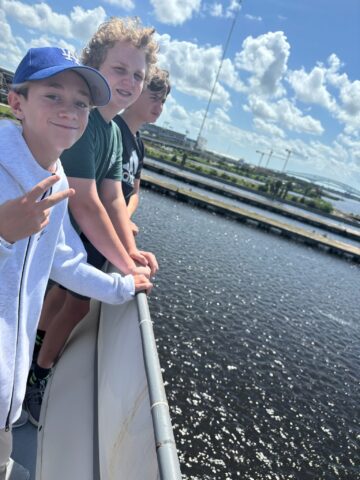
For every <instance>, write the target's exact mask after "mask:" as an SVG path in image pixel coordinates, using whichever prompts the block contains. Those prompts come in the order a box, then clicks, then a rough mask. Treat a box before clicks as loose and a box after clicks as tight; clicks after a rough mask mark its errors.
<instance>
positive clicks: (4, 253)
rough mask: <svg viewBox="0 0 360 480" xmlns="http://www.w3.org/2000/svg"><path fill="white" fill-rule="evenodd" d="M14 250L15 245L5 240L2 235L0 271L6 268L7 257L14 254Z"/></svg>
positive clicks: (0, 241)
mask: <svg viewBox="0 0 360 480" xmlns="http://www.w3.org/2000/svg"><path fill="white" fill-rule="evenodd" d="M14 251H15V247H14V245H9V244H8V243H7V242H6V243H5V242H3V241H2V239H1V237H0V272H1V270H3V269H4V268H5V265H6V261H7V259H8V258H10V257H11V256H12V255H13V253H14Z"/></svg>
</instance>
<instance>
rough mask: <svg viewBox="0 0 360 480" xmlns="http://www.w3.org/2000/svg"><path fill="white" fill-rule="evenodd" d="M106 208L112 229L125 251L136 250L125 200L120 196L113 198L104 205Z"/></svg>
mask: <svg viewBox="0 0 360 480" xmlns="http://www.w3.org/2000/svg"><path fill="white" fill-rule="evenodd" d="M106 209H107V212H108V214H109V217H110V219H111V222H112V224H113V226H114V229H115V231H116V233H117V235H118V237H119V238H120V240H121V242H122V243H123V245H124V246H125V248H126V250H127V252H134V251H135V250H137V247H136V243H135V240H134V235H133V233H132V230H131V227H130V219H129V213H128V211H127V208H126V203H125V201H124V200H123V199H121V198H118V199H115V200H113V201H112V202H109V203H108V204H107V205H106Z"/></svg>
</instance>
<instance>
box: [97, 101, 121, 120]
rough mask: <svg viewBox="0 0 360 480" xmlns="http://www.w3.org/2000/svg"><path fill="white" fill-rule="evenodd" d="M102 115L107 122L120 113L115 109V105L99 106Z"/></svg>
mask: <svg viewBox="0 0 360 480" xmlns="http://www.w3.org/2000/svg"><path fill="white" fill-rule="evenodd" d="M97 109H98V111H99V113H100V115H101V116H102V117H103V119H104V120H105V122H106V123H110V122H111V120H112V119H113V118H114V117H115V115H116V114H117V113H118V112H117V110H116V109H115V110H114V107H112V106H111V105H109V104H108V105H105V106H104V107H97Z"/></svg>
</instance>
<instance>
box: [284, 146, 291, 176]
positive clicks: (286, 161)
mask: <svg viewBox="0 0 360 480" xmlns="http://www.w3.org/2000/svg"><path fill="white" fill-rule="evenodd" d="M285 151H286V152H287V157H286V160H285V163H284V166H283V169H282V171H283V172H285V168H286V165H287V163H288V161H289V158H290V155H291V153H292V150H290V149H289V148H285Z"/></svg>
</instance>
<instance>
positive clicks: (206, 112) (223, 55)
mask: <svg viewBox="0 0 360 480" xmlns="http://www.w3.org/2000/svg"><path fill="white" fill-rule="evenodd" d="M239 12H240V5H239V8H237V10H236V12H235V15H234V18H233V21H232V23H231V28H230V31H229V35H228V37H227V40H226V43H225V46H224V51H223V54H222V57H221V62H220V65H219V68H218V71H217V74H216V78H215V81H214V85H213V87H212V89H211V93H210V97H209V100H208V103H207V106H206V110H205V115H204V118H203V120H202V123H201V127H200V130H199V134H198V136H197V139H196V148H199V144H200V140H201V134H202V131H203V129H204V125H205V122H206V118H207V116H208V113H209V108H210V105H211V102H212V98H213V96H214V92H215V87H216V84H217V81H218V79H219V75H220V72H221V68H222V66H223V63H224V59H225V55H226V51H227V49H228V46H229V43H230V39H231V36H232V33H233V30H234V27H235V23H236V20H237V17H238V15H239Z"/></svg>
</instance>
